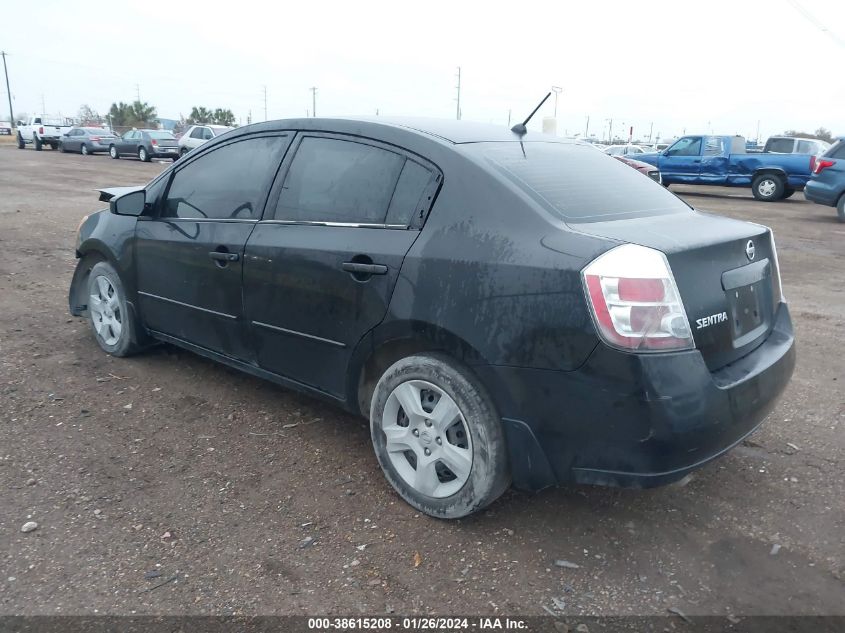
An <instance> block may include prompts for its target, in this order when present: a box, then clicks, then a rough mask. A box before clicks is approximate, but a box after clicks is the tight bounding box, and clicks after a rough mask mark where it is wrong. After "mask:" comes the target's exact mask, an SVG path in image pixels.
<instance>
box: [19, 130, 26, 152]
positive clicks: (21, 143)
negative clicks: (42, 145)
mask: <svg viewBox="0 0 845 633" xmlns="http://www.w3.org/2000/svg"><path fill="white" fill-rule="evenodd" d="M18 149H26V143H24V140H23V136H21V133H20V132H18Z"/></svg>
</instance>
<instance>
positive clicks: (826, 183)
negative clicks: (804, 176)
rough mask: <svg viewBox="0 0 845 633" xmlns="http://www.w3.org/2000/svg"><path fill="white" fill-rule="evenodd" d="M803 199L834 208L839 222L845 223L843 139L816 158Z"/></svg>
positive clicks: (844, 143)
mask: <svg viewBox="0 0 845 633" xmlns="http://www.w3.org/2000/svg"><path fill="white" fill-rule="evenodd" d="M804 197H805V198H807V200H811V201H813V202H815V203H816V204H826V205H827V206H829V207H836V213H837V216H838V217H839V221H840V222H845V137H843V138H841V139H839V141H837V142H836V143H835V144H834V145H833V146H832V147H831V148H830V149H828V150H827V152H825V153H824V154H823V155H822V156H819V157H818V158H816V161H815V164H814V165H813V174H812V175H811V176H810V182H808V183H807V186H806V187H805V188H804Z"/></svg>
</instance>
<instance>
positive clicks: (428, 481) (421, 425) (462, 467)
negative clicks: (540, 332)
mask: <svg viewBox="0 0 845 633" xmlns="http://www.w3.org/2000/svg"><path fill="white" fill-rule="evenodd" d="M370 434H371V437H372V441H373V448H374V449H375V453H376V457H377V458H378V461H379V464H380V465H381V468H382V471H383V472H384V475H385V477H386V478H387V480H388V482H390V484H391V485H392V486H393V488H394V489H395V490H396V492H397V493H399V496H401V497H402V498H403V499H404V500H405V501H407V502H408V503H409V504H410V505H412V506H413V507H414V508H416V509H417V510H419V511H421V512H424V513H425V514H428V515H429V516H432V517H436V518H441V519H457V518H460V517H464V516H467V515H469V514H472V513H473V512H477V511H478V510H481V509H482V508H484V507H486V506H488V505H489V504H491V503H492V502H493V501H495V500H496V499H497V498H498V497H499V496H500V495H501V494H502V493H503V492H504V491H505V490H506V489H507V488H508V486H509V485H510V470H509V467H508V459H507V450H506V446H505V436H504V430H503V428H502V423H501V419H500V418H499V415H498V413H497V412H496V409H495V407H494V405H493V402H492V401H491V399H490V397H489V395H488V394H487V392H486V390H485V389H484V387H483V385H482V384H481V383H480V382H479V381H478V379H477V378H475V376H473V375H472V374H471V373H470V371H469V370H468V369H466V368H464V367H462V366H460V365H459V364H458V363H457V362H455V361H454V360H452V359H451V358H449V357H447V356H445V355H442V354H419V355H414V356H409V357H407V358H403V359H402V360H400V361H398V362H396V363H394V364H393V365H391V366H390V367H389V368H388V369H387V371H385V372H384V374H383V375H382V377H381V379H380V380H379V381H378V384H377V385H376V388H375V391H374V393H373V399H372V404H371V406H370Z"/></svg>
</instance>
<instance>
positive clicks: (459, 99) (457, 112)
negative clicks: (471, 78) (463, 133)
mask: <svg viewBox="0 0 845 633" xmlns="http://www.w3.org/2000/svg"><path fill="white" fill-rule="evenodd" d="M455 87H456V88H457V89H458V98H457V99H456V101H457V102H458V107H457V110H456V111H455V118H456V119H458V121H460V120H461V67H460V66H458V85H457V86H455Z"/></svg>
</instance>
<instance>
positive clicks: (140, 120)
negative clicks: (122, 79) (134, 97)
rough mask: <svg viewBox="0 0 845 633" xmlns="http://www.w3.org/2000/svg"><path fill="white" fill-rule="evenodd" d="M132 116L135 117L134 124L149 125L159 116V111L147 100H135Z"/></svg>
mask: <svg viewBox="0 0 845 633" xmlns="http://www.w3.org/2000/svg"><path fill="white" fill-rule="evenodd" d="M132 117H133V119H134V121H133V123H132V125H135V126H138V125H149V124H151V123H152V122H153V121H155V120H156V119H157V118H158V112H157V111H156V109H155V107H154V106H151V105H150V104H148V103H147V102H146V101H133V102H132Z"/></svg>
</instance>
